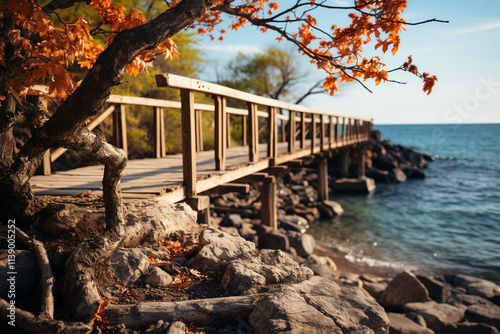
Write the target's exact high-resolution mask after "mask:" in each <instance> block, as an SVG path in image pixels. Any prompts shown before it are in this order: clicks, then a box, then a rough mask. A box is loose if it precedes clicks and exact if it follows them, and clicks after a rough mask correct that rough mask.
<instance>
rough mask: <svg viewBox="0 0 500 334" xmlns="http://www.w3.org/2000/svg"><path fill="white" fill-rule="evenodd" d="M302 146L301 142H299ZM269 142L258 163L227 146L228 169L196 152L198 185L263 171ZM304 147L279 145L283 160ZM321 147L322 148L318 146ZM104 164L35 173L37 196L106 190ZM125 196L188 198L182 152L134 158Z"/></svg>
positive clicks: (294, 156)
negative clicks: (290, 150)
mask: <svg viewBox="0 0 500 334" xmlns="http://www.w3.org/2000/svg"><path fill="white" fill-rule="evenodd" d="M359 142H361V141H357V140H355V141H354V140H353V141H350V142H349V143H345V144H344V143H342V142H341V143H339V144H338V145H334V148H336V147H344V146H350V145H353V144H356V143H359ZM297 145H298V143H297ZM267 146H268V145H267V144H260V145H259V157H262V159H261V160H259V161H258V162H256V163H250V162H249V158H248V149H249V148H248V146H245V147H244V146H240V147H233V148H228V149H227V157H226V170H225V171H218V170H216V168H215V159H214V151H204V152H198V153H197V154H196V167H197V188H198V192H200V193H201V192H203V191H206V190H209V189H212V188H215V187H217V186H219V185H222V184H226V183H229V182H232V181H236V180H238V179H239V178H242V177H244V176H247V175H250V174H253V173H257V172H260V171H262V170H265V169H267V168H269V167H270V159H268V158H266V157H265V156H266V154H267V150H268V147H267ZM305 146H306V147H305V148H304V149H303V150H300V151H297V152H295V153H293V154H289V153H288V152H287V151H288V143H279V144H278V154H279V155H278V159H279V161H280V163H286V162H288V161H291V160H296V159H300V158H302V157H306V156H309V155H311V148H310V145H305ZM318 149H320V148H319V147H318ZM103 173H104V166H103V165H95V166H86V167H81V168H75V169H71V170H67V171H59V172H55V173H53V174H51V175H35V176H34V177H33V178H32V179H31V184H32V187H33V190H34V192H35V194H36V195H55V196H65V195H77V194H81V193H84V192H88V191H97V192H100V191H102V177H103ZM121 186H122V193H123V197H124V198H125V199H128V200H134V199H143V198H148V197H155V196H164V197H167V198H168V199H169V200H171V201H172V202H178V201H181V200H183V199H184V198H185V196H184V192H183V168H182V154H176V155H169V156H166V157H163V158H152V159H138V160H130V161H129V162H128V164H127V167H126V169H125V171H124V173H123V176H122V179H121Z"/></svg>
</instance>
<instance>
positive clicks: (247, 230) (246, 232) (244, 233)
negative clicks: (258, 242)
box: [239, 222, 257, 241]
mask: <svg viewBox="0 0 500 334" xmlns="http://www.w3.org/2000/svg"><path fill="white" fill-rule="evenodd" d="M239 232H240V235H241V237H243V238H244V239H245V240H247V241H253V240H254V239H255V236H256V235H257V232H256V231H255V230H254V228H253V224H251V223H247V222H243V223H242V225H241V227H240V229H239Z"/></svg>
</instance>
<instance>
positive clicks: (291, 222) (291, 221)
mask: <svg viewBox="0 0 500 334" xmlns="http://www.w3.org/2000/svg"><path fill="white" fill-rule="evenodd" d="M278 224H279V225H280V227H283V228H284V229H285V230H290V231H296V232H301V233H305V232H306V231H307V229H308V228H309V222H308V221H307V219H305V218H304V217H300V216H297V215H278Z"/></svg>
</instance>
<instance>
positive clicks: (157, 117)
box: [153, 107, 165, 158]
mask: <svg viewBox="0 0 500 334" xmlns="http://www.w3.org/2000/svg"><path fill="white" fill-rule="evenodd" d="M153 113H154V128H155V133H154V148H155V157H156V158H162V157H164V156H165V118H164V112H163V108H160V107H154V110H153Z"/></svg>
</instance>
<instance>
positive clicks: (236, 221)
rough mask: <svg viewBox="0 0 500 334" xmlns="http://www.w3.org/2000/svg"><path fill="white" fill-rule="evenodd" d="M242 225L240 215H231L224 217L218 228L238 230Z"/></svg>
mask: <svg viewBox="0 0 500 334" xmlns="http://www.w3.org/2000/svg"><path fill="white" fill-rule="evenodd" d="M243 223H244V221H243V218H241V216H240V215H238V214H235V213H232V214H229V215H226V216H225V217H224V219H222V221H221V222H220V226H224V227H237V228H240V227H241V225H243Z"/></svg>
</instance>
